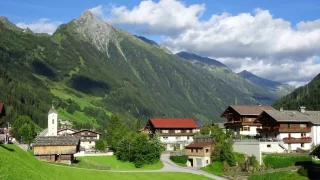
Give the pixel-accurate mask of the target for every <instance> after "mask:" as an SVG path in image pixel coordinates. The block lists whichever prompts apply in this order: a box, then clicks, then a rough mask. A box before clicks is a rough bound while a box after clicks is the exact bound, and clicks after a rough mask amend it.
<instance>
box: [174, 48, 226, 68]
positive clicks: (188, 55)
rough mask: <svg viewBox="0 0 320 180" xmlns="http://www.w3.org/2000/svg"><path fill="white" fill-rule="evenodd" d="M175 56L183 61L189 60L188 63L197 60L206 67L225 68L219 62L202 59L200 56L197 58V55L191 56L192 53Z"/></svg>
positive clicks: (183, 52)
mask: <svg viewBox="0 0 320 180" xmlns="http://www.w3.org/2000/svg"><path fill="white" fill-rule="evenodd" d="M176 55H177V56H179V57H181V58H183V59H186V60H189V61H192V60H197V61H199V62H202V63H205V64H208V65H215V66H219V67H227V66H226V65H225V64H223V63H221V62H220V61H217V60H215V59H210V58H207V57H202V56H199V55H196V54H193V53H189V52H185V51H182V52H179V53H177V54H176Z"/></svg>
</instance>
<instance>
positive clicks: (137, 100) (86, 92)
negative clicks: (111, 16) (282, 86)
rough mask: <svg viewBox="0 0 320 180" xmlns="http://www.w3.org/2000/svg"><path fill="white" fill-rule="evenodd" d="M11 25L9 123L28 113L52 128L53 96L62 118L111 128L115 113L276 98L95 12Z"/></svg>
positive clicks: (189, 111) (208, 110) (210, 115)
mask: <svg viewBox="0 0 320 180" xmlns="http://www.w3.org/2000/svg"><path fill="white" fill-rule="evenodd" d="M12 26H14V25H13V24H12V23H10V22H8V21H0V31H1V33H0V87H1V93H0V101H1V102H4V103H5V104H6V110H7V116H6V117H5V118H6V120H9V121H12V120H13V119H15V118H16V116H17V115H29V116H30V117H31V118H32V119H33V120H34V121H35V122H36V124H38V125H40V127H46V124H47V112H48V109H49V108H50V107H51V103H52V100H54V104H55V106H56V108H57V109H58V111H59V116H60V118H66V119H71V120H72V121H74V122H76V123H77V127H82V128H85V127H86V128H91V127H92V126H95V127H96V128H99V127H100V128H103V127H106V126H108V115H110V114H111V113H114V112H118V113H120V115H121V116H122V117H123V119H124V120H126V121H127V123H128V124H129V125H130V124H132V123H131V122H133V121H132V120H134V119H137V118H139V119H142V120H143V121H144V122H146V121H147V119H148V118H150V117H162V116H167V117H190V118H195V119H196V120H200V121H207V122H209V121H219V120H221V119H220V118H219V116H220V114H221V112H222V111H223V109H224V108H225V107H227V106H228V105H229V104H233V103H234V102H235V100H237V102H238V103H239V104H255V103H257V102H264V99H267V101H273V99H272V98H271V99H270V96H269V95H270V94H265V91H262V90H261V89H255V88H254V87H253V86H248V87H247V84H246V83H245V82H243V81H239V80H238V79H237V76H235V75H234V73H232V72H230V71H226V70H225V69H217V70H216V71H218V73H212V71H213V70H212V69H204V68H202V67H199V66H197V65H194V64H193V63H192V62H188V61H185V60H183V59H181V58H179V57H178V56H176V55H174V54H172V53H170V52H168V50H167V49H166V48H164V47H162V46H159V45H151V44H150V43H147V42H145V40H144V41H143V40H141V39H140V38H138V37H136V36H133V35H131V34H129V33H128V32H125V31H122V30H119V29H116V28H114V27H112V26H110V25H108V24H106V23H104V22H102V21H101V20H99V19H98V18H96V17H94V16H93V15H92V14H91V13H90V12H89V11H85V12H84V13H83V14H82V15H81V16H80V17H79V18H78V19H75V20H72V21H70V22H69V23H67V24H63V25H61V26H60V27H59V28H58V29H57V30H56V32H55V33H54V34H53V35H52V36H43V35H41V34H40V35H39V34H36V33H28V31H26V32H24V31H23V30H21V29H19V28H18V27H15V28H13V27H12ZM229 76H230V78H229V79H228V80H224V77H229ZM260 90H261V91H260ZM81 123H82V124H81ZM92 124H93V125H92Z"/></svg>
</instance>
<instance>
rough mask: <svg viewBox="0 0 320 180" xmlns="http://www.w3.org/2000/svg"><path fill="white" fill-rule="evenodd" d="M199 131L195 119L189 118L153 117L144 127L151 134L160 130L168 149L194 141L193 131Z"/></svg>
mask: <svg viewBox="0 0 320 180" xmlns="http://www.w3.org/2000/svg"><path fill="white" fill-rule="evenodd" d="M199 131H200V127H199V125H198V124H197V123H196V122H195V120H193V119H187V118H152V119H149V121H148V123H147V124H146V126H145V128H144V132H145V133H147V134H150V135H153V134H155V133H156V132H159V133H160V140H161V142H162V143H163V144H164V146H165V148H166V150H167V151H172V150H174V149H182V148H183V147H184V146H186V145H188V144H190V143H191V142H193V133H195V132H199Z"/></svg>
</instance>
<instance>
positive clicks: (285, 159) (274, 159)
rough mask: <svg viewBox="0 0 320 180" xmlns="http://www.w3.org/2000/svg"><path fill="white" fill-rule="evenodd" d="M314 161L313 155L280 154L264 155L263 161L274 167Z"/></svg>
mask: <svg viewBox="0 0 320 180" xmlns="http://www.w3.org/2000/svg"><path fill="white" fill-rule="evenodd" d="M304 161H312V158H311V156H308V155H306V156H294V155H292V156H290V155H286V156H279V155H263V163H264V164H265V165H266V166H270V167H272V168H283V167H290V166H294V165H295V164H296V163H297V162H304Z"/></svg>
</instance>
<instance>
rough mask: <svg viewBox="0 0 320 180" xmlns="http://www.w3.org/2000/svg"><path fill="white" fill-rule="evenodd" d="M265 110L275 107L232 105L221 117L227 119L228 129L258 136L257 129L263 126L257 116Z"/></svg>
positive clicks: (237, 133) (225, 124) (240, 133)
mask: <svg viewBox="0 0 320 180" xmlns="http://www.w3.org/2000/svg"><path fill="white" fill-rule="evenodd" d="M264 110H274V108H273V107H271V106H262V105H230V106H228V107H227V109H226V110H225V111H224V112H223V113H222V115H221V117H223V118H226V119H227V121H226V122H225V123H224V126H225V127H226V129H232V130H234V131H235V135H249V136H256V135H257V130H256V129H257V128H259V127H260V126H261V123H260V122H259V121H258V120H257V117H258V116H259V115H260V114H261V113H262V112H263V111H264Z"/></svg>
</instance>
